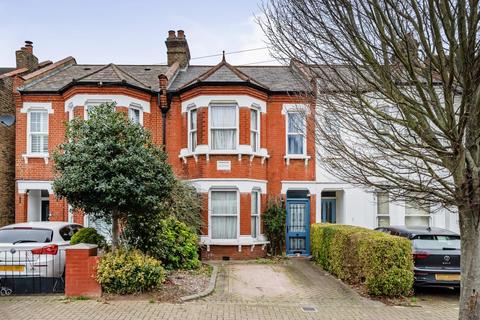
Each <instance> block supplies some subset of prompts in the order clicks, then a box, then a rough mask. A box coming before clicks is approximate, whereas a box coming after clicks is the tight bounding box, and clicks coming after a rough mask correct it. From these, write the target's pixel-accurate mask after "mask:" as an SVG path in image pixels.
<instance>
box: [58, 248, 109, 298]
mask: <svg viewBox="0 0 480 320" xmlns="http://www.w3.org/2000/svg"><path fill="white" fill-rule="evenodd" d="M66 251H67V253H66V266H65V295H66V296H67V297H79V296H84V297H100V296H101V295H102V288H101V286H100V284H99V283H98V282H97V281H96V280H95V276H96V270H97V264H98V260H99V257H98V256H97V246H96V245H92V244H85V243H80V244H77V245H73V246H70V247H68V248H67V249H66Z"/></svg>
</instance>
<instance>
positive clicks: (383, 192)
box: [376, 191, 391, 227]
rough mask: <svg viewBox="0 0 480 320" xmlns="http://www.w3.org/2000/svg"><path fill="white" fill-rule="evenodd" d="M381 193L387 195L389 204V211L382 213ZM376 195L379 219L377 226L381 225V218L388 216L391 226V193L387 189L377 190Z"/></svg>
mask: <svg viewBox="0 0 480 320" xmlns="http://www.w3.org/2000/svg"><path fill="white" fill-rule="evenodd" d="M380 195H385V196H386V197H387V205H388V209H387V213H380ZM376 197H377V221H376V224H377V227H381V226H380V224H379V223H378V222H379V220H380V219H379V218H388V225H389V226H390V225H391V221H390V195H389V193H388V192H386V191H377V193H376Z"/></svg>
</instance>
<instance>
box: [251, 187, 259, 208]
mask: <svg viewBox="0 0 480 320" xmlns="http://www.w3.org/2000/svg"><path fill="white" fill-rule="evenodd" d="M252 214H258V192H257V191H254V192H252Z"/></svg>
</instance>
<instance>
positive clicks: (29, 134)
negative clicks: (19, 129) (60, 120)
mask: <svg viewBox="0 0 480 320" xmlns="http://www.w3.org/2000/svg"><path fill="white" fill-rule="evenodd" d="M32 112H44V113H46V114H47V131H46V132H42V133H37V134H41V135H46V136H47V152H43V151H42V152H33V151H32V134H35V133H32V132H31V123H32V119H31V116H32ZM49 114H50V112H49V110H48V109H47V108H43V107H32V108H29V109H28V111H27V155H35V156H41V157H48V154H49V152H48V145H49V138H50V137H49V123H50V121H49V120H50V119H49Z"/></svg>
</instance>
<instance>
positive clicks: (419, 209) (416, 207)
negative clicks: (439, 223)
mask: <svg viewBox="0 0 480 320" xmlns="http://www.w3.org/2000/svg"><path fill="white" fill-rule="evenodd" d="M429 214H430V208H428V206H426V205H421V204H419V203H417V202H415V201H413V200H411V201H407V202H406V205H405V215H429Z"/></svg>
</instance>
